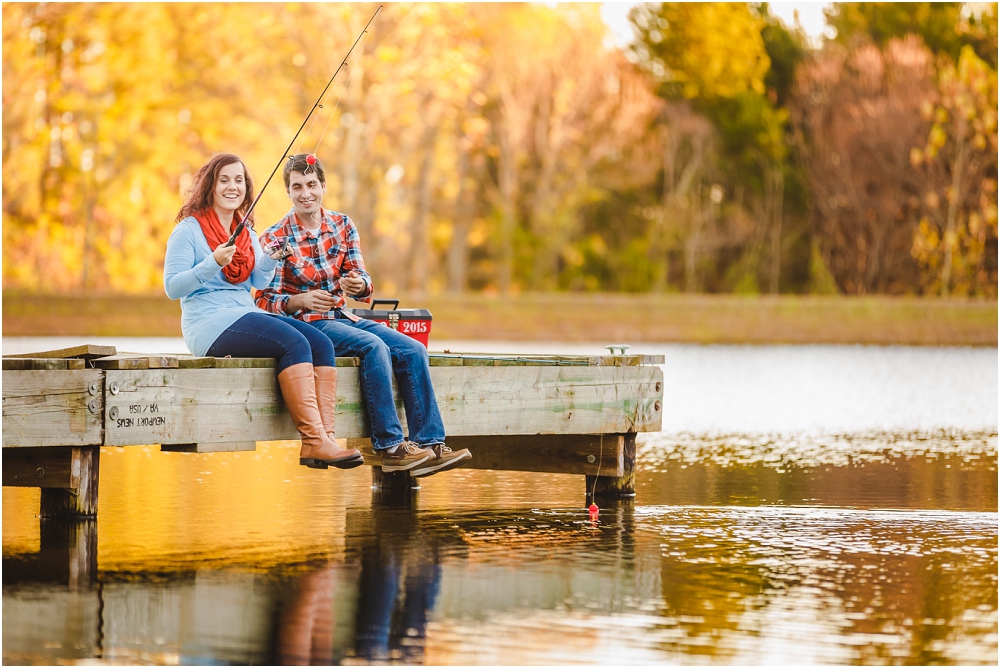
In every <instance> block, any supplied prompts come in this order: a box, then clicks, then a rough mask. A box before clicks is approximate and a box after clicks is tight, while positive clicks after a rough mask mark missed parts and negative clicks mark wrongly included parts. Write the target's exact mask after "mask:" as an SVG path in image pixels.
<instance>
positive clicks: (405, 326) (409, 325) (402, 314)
mask: <svg viewBox="0 0 1000 668" xmlns="http://www.w3.org/2000/svg"><path fill="white" fill-rule="evenodd" d="M381 304H386V305H389V304H391V305H392V308H391V309H389V310H379V309H378V308H377V307H378V306H379V305H381ZM347 310H349V311H350V312H351V313H353V314H354V315H356V316H358V317H359V318H364V319H365V320H374V321H375V322H380V323H382V324H383V325H385V326H387V327H391V328H393V329H395V330H396V331H398V332H400V333H401V334H406V335H407V336H409V337H410V338H412V339H416V340H417V341H420V343H422V344H424V347H425V348H426V347H427V339H428V338H429V337H430V335H431V318H432V316H431V312H430V311H428V310H427V309H425V308H399V300H398V299H373V300H372V308H371V309H366V308H352V309H347Z"/></svg>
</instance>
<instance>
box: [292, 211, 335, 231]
mask: <svg viewBox="0 0 1000 668" xmlns="http://www.w3.org/2000/svg"><path fill="white" fill-rule="evenodd" d="M320 211H322V212H323V216H322V217H321V218H320V221H319V227H317V228H316V229H313V230H310V229H309V228H307V227H306V226H305V225H303V224H302V219H301V218H299V216H298V214H297V213H295V208H294V207H293V208H292V210H291V211H290V212H289V214H288V216H289V218H290V219H291V221H292V224H293V225H292V226H293V227H297V228H298V229H299V230H301V231H302V232H303V233H305V234H310V235H312V236H314V237H316V236H319V235H320V234H323V233H324V232H326V233H329V232H331V231H333V228H332V227H331V226H330V222H329V220H328V216H329V212H328V211H327V210H326V209H324V208H322V207H320Z"/></svg>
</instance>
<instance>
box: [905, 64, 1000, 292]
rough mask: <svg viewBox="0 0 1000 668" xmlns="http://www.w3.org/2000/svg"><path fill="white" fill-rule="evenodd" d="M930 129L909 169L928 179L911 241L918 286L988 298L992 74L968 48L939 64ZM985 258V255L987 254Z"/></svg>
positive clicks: (927, 109) (993, 228)
mask: <svg viewBox="0 0 1000 668" xmlns="http://www.w3.org/2000/svg"><path fill="white" fill-rule="evenodd" d="M923 111H924V114H925V116H926V117H928V119H929V120H931V122H932V125H931V128H930V132H929V133H928V136H927V143H926V145H925V146H924V147H914V148H913V150H912V151H911V155H910V157H911V162H912V163H913V165H914V167H915V168H918V169H920V168H923V169H921V173H923V174H925V175H926V176H927V177H928V179H927V182H926V185H925V187H924V191H923V193H922V194H923V197H922V202H923V204H924V208H923V211H924V216H923V217H922V218H921V220H920V226H919V228H918V230H917V233H916V235H915V236H914V240H913V247H912V253H913V256H914V258H916V260H917V262H918V263H919V264H920V268H921V272H922V284H923V287H924V289H925V290H927V291H928V292H931V293H936V292H940V294H942V295H945V296H947V295H948V294H950V293H957V294H978V295H983V294H985V295H990V296H994V295H996V287H997V265H996V244H997V73H996V72H995V71H993V70H991V69H990V67H989V65H987V64H986V63H985V62H983V61H982V60H981V59H980V58H979V57H978V56H977V55H976V53H975V51H973V49H972V48H971V47H969V46H965V47H963V49H962V54H961V56H960V57H959V59H958V63H952V62H950V61H948V60H945V61H943V62H942V64H941V69H940V72H939V75H938V90H937V101H936V104H933V103H931V101H930V100H928V101H927V102H926V103H925V104H924V106H923ZM989 251H991V252H989Z"/></svg>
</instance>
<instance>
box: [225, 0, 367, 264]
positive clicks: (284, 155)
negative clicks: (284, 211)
mask: <svg viewBox="0 0 1000 668" xmlns="http://www.w3.org/2000/svg"><path fill="white" fill-rule="evenodd" d="M381 11H382V5H379V6H378V9H376V10H375V13H374V14H372V17H371V18H370V19H368V23H366V24H365V27H364V30H362V31H361V34H360V35H358V38H357V39H356V40H354V44H352V45H351V48H350V49H349V50H348V52H347V55H346V56H344V60H343V61H341V63H340V66H339V67H337V71H336V72H334V73H333V76H332V77H330V80H329V81H327V82H326V86H325V87H324V88H323V92H322V93H320V94H319V97H318V98H316V102H314V103H313V106H312V109H310V110H309V113H308V114H307V115H306V117H305V118H304V119H303V120H302V125H300V126H299V129H298V131H297V132H296V133H295V136H294V137H292V141H290V142H288V147H287V148H285V150H284V152H283V153H282V154H281V158H279V159H278V164H276V165H275V166H274V169H272V170H271V175H270V176H268V177H267V181H265V182H264V186H263V187H262V188H261V189H260V192H259V193H257V197H256V198H254V201H253V203H251V204H250V208H249V209H247V212H246V213H245V214H243V219H242V220H240V222H239V224H238V225H237V226H236V229H234V230H233V233H232V234H231V235H230V236H229V240H228V241H226V243H225V244H223V245H224V246H225V247H229V246H232V245H233V244H234V243H236V237H238V236H239V235H240V232H242V231H243V228H244V227H246V224H247V220H249V219H250V214H251V213H253V210H254V208H255V207H256V206H257V202H259V201H260V198H261V197H262V196H263V195H264V191H265V190H267V186H268V184H269V183H271V179H273V178H274V175H275V174H277V173H278V168H279V167H281V163H282V162H283V161H284V160H285V158H288V157H289V155H288V152H289V151H291V150H292V146H294V145H295V140H296V139H298V138H299V135H300V134H302V129H303V128H304V127H306V123H308V122H309V119H310V118H312V115H313V113H314V112H315V111H316V109H318V108H319V107H320V102H322V101H323V98H324V97H326V93H327V91H328V90H330V86H332V85H333V80H334V79H336V78H337V75H338V74H340V70H342V69H344V67H345V66H346V65H347V59H348V58H350V57H351V54H352V53H353V52H354V47H356V46H357V45H358V42H360V41H361V38H362V37H364V36H365V34H367V32H368V27H369V26H371V24H372V22H373V21H374V20H375V17H377V16H378V13H379V12H381Z"/></svg>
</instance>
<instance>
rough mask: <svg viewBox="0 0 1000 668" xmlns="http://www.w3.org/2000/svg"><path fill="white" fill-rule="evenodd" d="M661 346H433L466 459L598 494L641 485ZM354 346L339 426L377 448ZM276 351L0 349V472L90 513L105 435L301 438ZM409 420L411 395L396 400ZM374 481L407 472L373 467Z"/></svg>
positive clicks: (73, 511)
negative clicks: (631, 350) (474, 349)
mask: <svg viewBox="0 0 1000 668" xmlns="http://www.w3.org/2000/svg"><path fill="white" fill-rule="evenodd" d="M662 362H663V357H662V356H657V355H625V354H620V355H604V356H593V357H589V356H559V355H487V354H473V353H463V354H450V353H431V359H430V364H431V379H432V381H433V383H434V389H435V392H436V395H437V401H438V406H439V407H440V410H441V415H442V418H443V420H444V425H445V431H446V433H447V434H448V444H449V445H450V446H451V447H453V448H469V449H470V450H471V451H472V452H473V459H472V462H471V464H470V467H471V468H480V469H498V470H515V471H538V472H548V473H571V474H577V475H583V476H586V479H587V484H586V490H587V491H588V492H589V491H590V490H594V492H595V494H596V495H597V496H631V495H633V494H634V493H635V435H636V434H637V433H639V432H646V431H659V430H660V428H661V423H662V414H663V406H662V402H663V372H662V371H661V369H660V368H659V366H657V365H658V364H662ZM357 365H358V361H357V359H356V358H338V359H337V367H338V394H337V422H336V426H337V436H338V438H346V439H347V442H348V445H349V446H350V447H357V448H359V449H361V450H362V452H364V453H365V455H366V463H368V464H372V463H374V462H375V459H374V457H373V456H372V455H371V444H370V441H369V440H368V437H369V436H370V434H369V431H368V428H367V418H366V416H365V414H364V408H363V405H362V401H361V396H360V384H359V378H358V368H357ZM274 366H275V362H274V360H273V359H233V358H214V357H190V356H174V355H139V354H119V353H118V352H117V351H116V350H115V349H114V348H113V347H108V346H80V347H77V348H72V349H66V350H57V351H46V352H42V353H35V354H31V355H19V356H7V357H4V358H3V484H4V485H17V486H26V487H40V488H41V489H42V497H41V515H42V516H43V517H94V516H96V514H97V491H98V479H99V469H100V448H101V446H131V445H150V444H159V445H160V447H161V449H162V450H164V451H175V452H177V451H180V452H233V451H243V450H253V449H254V448H255V447H256V442H257V441H276V440H297V439H298V433H297V432H296V431H295V428H294V426H293V425H292V421H291V418H290V417H289V416H288V413H287V411H286V410H285V408H284V404H283V402H282V400H281V395H280V393H279V390H278V383H277V378H276V374H275V370H274ZM396 408H397V411H398V413H399V415H400V419H401V420H402V421H403V423H404V425H405V416H404V412H403V408H402V402H401V401H399V400H398V397H397V402H396ZM372 477H373V483H374V487H375V489H376V490H393V489H409V488H410V487H411V485H412V484H413V482H415V481H413V482H411V479H410V478H409V475H408V474H405V473H403V474H383V473H382V471H381V469H380V468H379V467H377V466H373V467H372Z"/></svg>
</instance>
